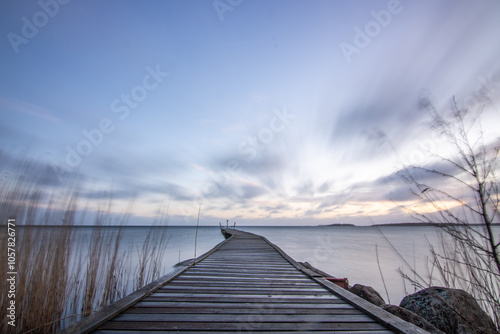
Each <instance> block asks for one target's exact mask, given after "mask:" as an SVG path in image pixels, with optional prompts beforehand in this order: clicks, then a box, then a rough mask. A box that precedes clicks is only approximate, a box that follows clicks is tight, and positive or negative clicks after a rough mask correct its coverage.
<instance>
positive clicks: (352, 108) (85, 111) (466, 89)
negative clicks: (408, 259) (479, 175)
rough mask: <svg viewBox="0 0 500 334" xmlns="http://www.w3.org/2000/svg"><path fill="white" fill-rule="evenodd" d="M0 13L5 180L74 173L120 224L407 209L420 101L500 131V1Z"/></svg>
mask: <svg viewBox="0 0 500 334" xmlns="http://www.w3.org/2000/svg"><path fill="white" fill-rule="evenodd" d="M0 8H1V10H0V36H1V39H0V59H1V62H0V119H1V121H0V150H1V157H0V158H1V160H2V162H1V166H0V168H2V170H1V171H0V172H1V173H2V177H1V182H2V183H4V185H5V184H8V183H9V182H12V181H13V180H18V179H19V178H20V177H22V176H23V175H24V174H26V173H27V174H35V176H36V175H44V176H43V177H39V178H38V179H37V178H36V177H34V179H35V180H38V181H37V182H35V183H34V184H35V185H36V188H37V189H38V190H40V191H42V192H44V194H46V195H47V198H48V197H49V196H50V195H52V196H54V195H55V194H64V193H65V191H67V190H68V189H72V188H73V187H75V182H76V181H78V182H80V188H79V189H80V192H79V198H80V200H81V205H80V209H81V210H84V207H85V210H89V211H96V210H100V209H102V208H103V207H106V206H107V203H108V201H109V198H112V208H111V209H110V211H111V212H113V213H115V214H118V213H120V212H122V211H123V210H126V209H127V208H128V207H129V205H131V203H132V204H133V205H132V208H131V209H130V210H131V211H130V212H131V218H130V223H131V224H150V223H151V222H152V221H153V220H154V219H155V217H157V216H158V210H160V209H161V208H163V210H167V211H168V215H169V217H170V220H169V223H170V224H172V225H193V224H196V223H197V221H198V218H197V217H198V211H199V210H200V212H201V214H200V220H199V221H200V224H202V225H216V224H218V223H219V222H225V221H226V220H229V221H230V222H237V224H240V225H318V224H334V223H335V224H336V223H349V224H357V225H371V224H372V223H374V222H375V223H395V222H407V221H409V220H410V218H409V217H408V215H407V212H406V211H405V210H404V209H403V208H402V207H401V204H402V203H403V204H404V203H411V201H412V199H411V198H410V196H409V192H408V185H406V184H405V183H404V182H402V181H401V180H400V179H398V178H397V177H396V176H395V175H397V172H398V171H399V170H401V168H402V166H404V165H405V164H419V165H429V164H433V163H435V161H434V160H432V159H431V158H430V157H428V156H426V155H425V154H423V153H422V151H421V149H422V147H424V148H430V149H432V150H438V151H439V150H441V151H442V150H443V147H446V146H445V145H444V144H443V142H442V140H441V138H440V137H439V136H437V135H436V134H434V133H433V132H432V129H431V127H430V123H429V121H430V119H431V113H430V112H429V110H428V109H426V108H421V107H419V101H421V100H422V97H426V98H427V99H429V100H431V101H432V103H433V105H434V106H435V107H436V109H437V110H439V111H440V112H441V111H443V112H446V111H447V110H449V108H450V101H451V100H452V99H453V97H454V98H455V100H456V101H457V103H458V104H459V105H461V106H464V107H467V108H470V109H478V108H483V109H484V115H483V116H484V118H483V120H484V122H483V130H484V132H485V133H486V134H487V136H486V137H485V138H486V140H487V144H490V143H494V142H495V141H498V138H499V136H498V135H499V131H498V124H500V122H499V117H500V113H499V109H498V108H499V107H500V104H499V101H500V39H499V38H498V31H500V2H498V1H493V0H491V1H487V0H458V1H455V0H453V1H452V0H443V1H431V0H428V1H427V0H421V1H417V0H413V1H412V0H400V1H395V0H389V1H387V0H383V1H360V0H356V1H333V0H328V1H326V0H325V1H322V0H307V1H305V0H301V1H299V0H273V1H264V0H252V1H249V0H215V1H213V0H169V1H140V2H139V1H115V0H109V1H96V0H87V1H78V0H71V1H69V0H40V1H19V0H5V1H2V4H1V5H0ZM22 161H25V162H26V161H30V164H31V166H32V168H30V169H28V170H23V169H22V168H20V167H19V164H21V163H22ZM26 179H29V178H28V177H26ZM40 179H43V180H40ZM30 180H32V179H30ZM30 182H31V181H30ZM33 182H34V181H33ZM32 188H33V186H32ZM32 188H30V189H32Z"/></svg>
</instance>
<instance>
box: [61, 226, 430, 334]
mask: <svg viewBox="0 0 500 334" xmlns="http://www.w3.org/2000/svg"><path fill="white" fill-rule="evenodd" d="M227 232H228V233H230V234H231V235H232V237H231V238H229V239H228V240H226V241H224V242H222V243H221V244H219V245H218V246H216V247H215V248H214V249H213V250H211V251H210V252H208V253H207V254H204V255H203V256H201V257H200V258H198V259H197V263H196V264H195V265H191V266H188V267H184V268H181V269H179V270H178V272H176V273H174V274H172V275H168V276H165V277H163V278H162V279H160V280H158V281H157V282H154V283H152V284H150V285H149V286H147V287H145V288H143V289H141V290H140V291H138V292H136V293H135V294H132V295H130V296H128V297H126V298H124V299H123V300H121V301H119V302H118V303H115V304H113V305H111V306H110V307H108V308H106V309H104V310H103V312H98V313H96V314H93V315H92V316H90V317H89V318H88V319H84V320H82V321H81V322H80V323H78V324H76V325H74V326H72V327H70V328H68V329H67V330H66V331H64V332H65V333H89V332H91V333H96V334H134V333H160V332H161V333H169V332H175V331H184V332H185V333H204V332H218V333H220V332H224V333H228V332H259V333H266V332H279V331H281V332H310V331H314V332H317V333H330V332H339V333H358V334H361V333H370V334H388V333H427V332H426V331H424V330H421V329H419V328H417V327H415V326H413V325H410V324H408V323H406V322H404V321H402V320H400V319H399V318H396V317H394V316H392V315H390V314H389V313H386V312H385V311H383V310H381V309H380V308H378V307H375V306H374V305H372V304H370V303H368V302H366V301H364V300H362V299H360V298H358V297H357V296H355V295H353V294H351V293H349V292H347V291H346V290H344V289H342V288H340V287H338V286H336V285H335V284H333V283H331V282H329V281H327V280H326V279H324V278H322V277H319V276H318V275H317V274H315V273H314V272H311V271H310V270H309V269H306V268H304V267H302V266H301V265H300V264H298V263H297V262H295V261H294V260H293V259H291V258H290V257H289V256H288V255H287V254H285V253H284V252H283V251H282V250H281V249H279V248H278V247H277V246H275V245H273V244H271V243H270V242H269V241H267V239H265V238H262V237H260V236H256V235H254V234H250V233H246V232H241V231H236V230H227Z"/></svg>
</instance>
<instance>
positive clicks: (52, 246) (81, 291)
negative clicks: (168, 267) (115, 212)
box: [0, 160, 168, 333]
mask: <svg viewBox="0 0 500 334" xmlns="http://www.w3.org/2000/svg"><path fill="white" fill-rule="evenodd" d="M11 167H12V166H11ZM15 168H16V170H17V171H18V173H17V174H16V175H17V176H16V177H14V178H12V179H9V180H2V187H1V189H0V205H1V206H0V219H1V221H0V224H1V226H0V227H1V229H2V230H1V231H0V249H2V250H7V237H6V232H7V228H6V226H4V225H5V224H6V223H7V220H8V219H9V218H14V219H15V221H16V233H17V240H16V270H17V284H16V292H17V293H16V298H15V302H16V321H15V323H16V327H12V326H8V324H7V322H6V321H2V322H1V325H0V331H1V332H2V333H26V332H32V333H55V332H57V331H58V330H61V329H62V328H64V327H67V326H68V325H70V324H71V323H74V322H76V321H78V320H80V319H81V318H82V317H84V316H86V315H89V314H90V313H92V312H95V311H97V310H99V309H101V308H103V307H105V306H107V305H109V304H110V303H112V302H114V301H116V300H118V299H120V298H122V297H123V296H125V295H127V294H129V293H130V292H132V291H133V290H135V289H138V288H140V287H142V286H144V285H145V284H147V283H149V282H150V281H152V280H154V279H156V278H158V277H159V276H160V275H161V274H162V273H163V271H162V268H161V260H162V257H163V254H164V251H165V248H166V245H167V243H168V234H167V229H166V228H165V226H164V225H163V226H159V224H165V223H166V221H167V219H168V212H164V211H161V210H160V211H161V212H160V211H159V218H158V219H157V221H156V223H157V224H158V226H156V227H152V228H151V230H150V232H149V234H148V236H147V237H146V238H145V240H144V242H143V247H142V250H141V251H140V259H141V260H140V261H139V263H136V264H135V269H134V270H132V269H130V268H133V267H134V265H133V264H131V263H130V261H131V257H130V254H131V253H133V252H134V250H133V249H130V247H129V248H128V249H127V247H126V246H127V245H124V244H123V238H122V236H123V230H124V227H125V226H126V223H127V220H128V217H129V216H130V209H129V210H126V212H124V213H123V214H122V215H121V216H120V218H118V219H115V220H114V221H111V218H110V217H111V214H110V206H111V201H112V199H109V200H108V203H107V208H105V209H104V210H101V211H99V212H97V213H96V214H92V213H88V214H85V215H81V214H77V213H78V212H79V211H81V210H79V207H78V203H79V202H80V201H79V200H80V199H82V198H81V197H82V196H81V192H80V189H81V185H82V182H81V181H79V182H74V183H73V184H71V185H69V186H68V185H66V187H64V188H62V187H53V188H51V186H50V184H49V183H48V180H50V178H51V177H53V175H51V174H50V173H52V172H51V171H50V170H48V169H47V170H39V166H38V165H35V164H34V163H32V162H30V161H27V160H24V161H22V163H21V164H17V165H16V166H15ZM62 189H69V190H66V191H61V190H62ZM131 204H132V203H131ZM89 222H90V223H92V225H93V228H92V229H93V230H92V233H91V238H90V240H89V241H86V240H80V239H78V238H77V235H76V234H75V230H76V228H77V226H78V225H89ZM110 224H112V225H114V226H115V225H118V227H116V228H107V227H108V226H109V225H110ZM26 225H58V226H59V227H58V228H46V227H45V228H43V227H36V228H35V227H29V226H26ZM158 229H159V232H158ZM0 268H7V257H6V256H1V257H0ZM130 275H133V280H134V284H133V285H132V284H130V282H129V280H130V279H129V277H130ZM6 279H7V274H6V270H1V271H0V282H2V283H1V287H2V292H3V293H2V294H1V295H0V304H1V305H2V307H1V309H0V317H1V319H3V320H5V319H7V306H6V303H7V302H8V299H7V294H6V293H5V291H6V290H7V289H6V286H5V284H6Z"/></svg>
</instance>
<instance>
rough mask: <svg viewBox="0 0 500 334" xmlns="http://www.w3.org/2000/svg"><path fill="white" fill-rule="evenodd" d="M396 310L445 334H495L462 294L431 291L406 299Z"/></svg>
mask: <svg viewBox="0 0 500 334" xmlns="http://www.w3.org/2000/svg"><path fill="white" fill-rule="evenodd" d="M399 306H401V307H403V308H405V309H407V310H409V311H411V312H413V313H416V314H418V315H420V316H422V317H423V318H425V319H426V320H427V321H429V322H430V323H431V324H433V325H434V326H435V327H436V328H438V329H440V330H442V331H443V332H445V333H450V334H451V333H453V334H466V333H467V334H471V333H484V334H497V333H498V332H497V331H496V329H495V325H494V323H493V321H492V320H491V318H490V317H489V316H488V314H486V312H484V311H483V310H482V309H481V307H480V306H479V304H478V303H477V301H476V300H475V299H474V297H472V296H471V295H470V294H469V293H467V292H465V291H463V290H457V289H449V288H441V287H431V288H427V289H424V290H421V291H419V292H417V293H414V294H412V295H408V296H406V297H405V298H403V300H402V301H401V303H400V305H399Z"/></svg>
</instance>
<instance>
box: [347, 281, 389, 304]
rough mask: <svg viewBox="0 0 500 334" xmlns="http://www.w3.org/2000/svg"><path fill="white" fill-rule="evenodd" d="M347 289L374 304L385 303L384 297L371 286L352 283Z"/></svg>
mask: <svg viewBox="0 0 500 334" xmlns="http://www.w3.org/2000/svg"><path fill="white" fill-rule="evenodd" d="M349 291H350V292H352V293H354V294H355V295H356V296H359V297H361V298H363V299H364V300H367V301H369V302H370V303H372V304H374V305H377V306H380V305H383V304H385V301H384V298H382V296H381V295H380V294H379V293H378V292H377V290H375V289H374V288H372V287H371V286H367V285H361V284H354V286H352V287H351V288H350V289H349Z"/></svg>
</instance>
